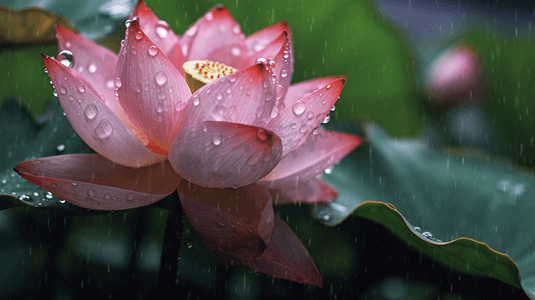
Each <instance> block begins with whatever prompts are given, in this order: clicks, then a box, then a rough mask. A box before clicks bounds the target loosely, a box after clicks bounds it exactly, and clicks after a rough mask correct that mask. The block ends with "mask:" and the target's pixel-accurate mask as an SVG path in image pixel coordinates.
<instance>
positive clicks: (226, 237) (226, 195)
mask: <svg viewBox="0 0 535 300" xmlns="http://www.w3.org/2000/svg"><path fill="white" fill-rule="evenodd" d="M178 194H179V196H180V202H181V203H182V207H183V208H184V212H185V213H186V215H187V216H188V219H189V220H190V222H191V225H192V226H193V228H194V229H195V232H196V233H197V234H198V235H199V237H200V238H201V239H202V240H203V241H204V243H205V244H206V246H207V247H208V249H210V250H213V251H214V252H215V254H216V256H217V257H219V258H220V259H221V260H223V261H225V262H232V261H234V262H236V260H237V261H238V262H244V261H250V260H253V259H256V258H258V257H259V256H260V255H261V254H262V253H263V252H264V250H265V249H266V247H267V245H269V243H270V242H271V233H272V231H273V217H274V214H273V205H272V203H271V196H270V194H269V192H268V190H267V189H266V188H264V187H261V186H258V185H248V186H244V187H241V188H238V189H211V188H204V187H201V186H198V185H195V184H192V183H190V182H187V181H185V180H182V181H181V182H180V184H179V185H178Z"/></svg>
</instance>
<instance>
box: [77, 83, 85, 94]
mask: <svg viewBox="0 0 535 300" xmlns="http://www.w3.org/2000/svg"><path fill="white" fill-rule="evenodd" d="M78 91H79V92H80V93H83V92H85V87H84V85H83V84H81V83H80V85H79V86H78Z"/></svg>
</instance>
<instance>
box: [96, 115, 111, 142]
mask: <svg viewBox="0 0 535 300" xmlns="http://www.w3.org/2000/svg"><path fill="white" fill-rule="evenodd" d="M112 132H113V127H112V126H111V122H110V121H108V120H106V119H104V120H102V121H100V123H99V124H98V125H97V128H95V133H96V135H97V136H98V138H100V139H102V140H103V139H107V138H109V137H110V136H111V134H112Z"/></svg>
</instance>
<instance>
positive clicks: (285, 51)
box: [282, 50, 290, 58]
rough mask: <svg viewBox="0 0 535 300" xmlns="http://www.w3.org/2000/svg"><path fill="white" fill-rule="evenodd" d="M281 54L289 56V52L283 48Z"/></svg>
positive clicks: (285, 56)
mask: <svg viewBox="0 0 535 300" xmlns="http://www.w3.org/2000/svg"><path fill="white" fill-rule="evenodd" d="M282 56H283V57H284V58H288V57H290V52H288V51H287V50H284V51H283V52H282Z"/></svg>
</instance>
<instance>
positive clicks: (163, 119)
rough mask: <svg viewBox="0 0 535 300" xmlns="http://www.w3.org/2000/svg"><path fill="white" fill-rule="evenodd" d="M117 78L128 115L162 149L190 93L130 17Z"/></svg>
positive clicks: (161, 54) (169, 142) (179, 76)
mask: <svg viewBox="0 0 535 300" xmlns="http://www.w3.org/2000/svg"><path fill="white" fill-rule="evenodd" d="M126 32H127V34H126V38H125V42H124V47H123V49H122V52H121V53H120V54H119V64H118V65H117V67H118V69H119V70H120V73H119V77H118V78H117V79H116V82H115V83H116V85H117V88H118V89H117V90H118V93H119V101H120V103H121V106H122V107H123V108H124V110H125V112H126V114H127V115H128V117H129V118H130V119H131V120H132V122H133V123H134V124H136V125H137V126H139V127H140V128H141V129H142V130H143V132H144V133H145V134H147V136H148V138H149V139H150V140H151V141H152V142H154V143H155V144H156V145H158V146H159V147H160V148H162V149H165V150H167V149H169V146H170V145H171V142H172V140H173V137H174V128H175V127H176V124H175V123H176V121H177V119H178V116H179V113H180V111H181V110H182V109H183V108H184V106H185V105H186V102H187V100H188V99H189V97H190V96H191V92H190V90H189V87H188V85H187V84H186V81H185V79H184V78H183V77H182V75H181V74H180V72H179V71H178V70H177V69H176V68H175V67H174V66H173V64H172V63H171V62H169V60H168V59H167V58H166V57H165V55H164V54H163V53H161V51H160V49H159V48H158V47H156V46H155V45H154V44H153V43H152V42H151V41H150V40H149V39H148V38H147V37H146V35H145V34H144V33H143V32H142V31H141V28H140V26H139V22H138V21H136V20H133V21H132V22H131V23H130V26H129V27H128V29H127V31H126Z"/></svg>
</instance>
